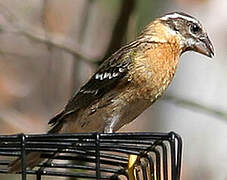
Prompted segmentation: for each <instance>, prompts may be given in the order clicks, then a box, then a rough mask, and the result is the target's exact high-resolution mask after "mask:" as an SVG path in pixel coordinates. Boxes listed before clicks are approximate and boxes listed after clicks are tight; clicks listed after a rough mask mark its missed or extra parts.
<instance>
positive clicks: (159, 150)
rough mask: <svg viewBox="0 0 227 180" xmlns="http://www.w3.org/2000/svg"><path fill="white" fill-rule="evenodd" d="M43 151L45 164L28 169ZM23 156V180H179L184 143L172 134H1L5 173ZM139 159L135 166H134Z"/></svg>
mask: <svg viewBox="0 0 227 180" xmlns="http://www.w3.org/2000/svg"><path fill="white" fill-rule="evenodd" d="M30 152H41V153H42V157H43V158H45V161H43V162H42V163H40V164H38V165H37V166H36V167H35V168H34V169H32V170H31V169H29V168H26V156H27V154H28V153H30ZM18 157H20V158H21V160H22V161H21V167H22V168H21V172H18V174H21V175H18V176H21V179H22V180H26V179H28V178H27V176H28V175H29V174H33V175H35V176H36V179H37V180H41V179H42V177H44V176H56V177H59V176H60V177H71V178H75V179H77V178H78V179H83V178H84V179H98V180H99V179H130V180H131V179H144V180H146V179H151V180H161V179H164V180H170V179H171V180H179V179H180V173H181V158H182V140H181V138H180V136H179V135H177V134H176V133H174V132H170V133H151V132H145V133H144V132H140V133H112V134H102V133H83V134H41V135H40V134H37V135H24V134H19V135H1V136H0V173H5V174H8V173H9V172H8V165H9V163H11V162H12V161H13V160H15V159H16V158H18ZM130 157H134V159H135V162H134V163H133V166H132V168H130V167H129V164H130V162H129V161H131V160H129V159H130Z"/></svg>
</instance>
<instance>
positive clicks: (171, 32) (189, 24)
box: [144, 12, 214, 57]
mask: <svg viewBox="0 0 227 180" xmlns="http://www.w3.org/2000/svg"><path fill="white" fill-rule="evenodd" d="M144 33H145V36H146V35H147V33H148V34H150V35H152V36H153V37H152V39H154V41H160V42H164V41H171V40H176V39H177V41H178V42H179V46H180V49H181V53H183V52H186V51H189V50H191V51H195V52H198V53H201V54H204V55H206V56H208V57H212V56H214V48H213V45H212V43H211V41H210V39H209V37H208V35H207V32H206V30H205V29H204V27H203V26H202V24H201V23H200V22H199V21H198V20H197V19H196V18H194V17H192V16H190V15H188V14H185V13H181V12H173V13H168V14H166V15H164V16H162V17H160V18H157V19H156V20H155V21H153V22H152V23H151V24H150V25H148V26H147V28H145V31H144Z"/></svg>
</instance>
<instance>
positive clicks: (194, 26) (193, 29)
mask: <svg viewBox="0 0 227 180" xmlns="http://www.w3.org/2000/svg"><path fill="white" fill-rule="evenodd" d="M190 31H191V32H192V33H193V34H198V33H200V32H201V28H200V27H199V26H198V25H197V24H191V25H190Z"/></svg>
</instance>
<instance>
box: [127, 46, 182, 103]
mask: <svg viewBox="0 0 227 180" xmlns="http://www.w3.org/2000/svg"><path fill="white" fill-rule="evenodd" d="M178 49H179V48H178V46H177V45H175V46H174V45H172V44H154V45H153V46H152V47H151V48H150V49H147V50H145V51H143V52H138V53H137V56H136V57H135V58H136V59H135V61H134V66H133V70H132V71H131V79H133V81H132V82H133V83H134V86H136V89H137V90H136V93H137V96H142V98H144V99H150V100H151V101H154V100H156V99H157V98H158V97H159V96H161V95H162V94H163V92H164V91H165V90H166V88H167V87H168V86H169V84H170V82H171V81H172V79H173V76H174V74H175V72H176V68H177V65H178V60H179V56H180V51H178Z"/></svg>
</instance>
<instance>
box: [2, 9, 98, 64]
mask: <svg viewBox="0 0 227 180" xmlns="http://www.w3.org/2000/svg"><path fill="white" fill-rule="evenodd" d="M0 14H1V15H2V16H3V17H4V18H5V19H6V21H7V23H8V24H9V25H11V28H9V27H8V26H1V30H2V31H6V32H7V31H8V32H12V33H15V34H19V35H23V36H25V37H27V38H28V39H30V40H33V41H36V42H39V43H45V44H50V45H52V46H53V47H56V48H59V49H62V50H64V51H66V52H68V53H70V54H72V55H74V56H76V57H79V58H80V59H83V60H85V61H87V62H89V63H93V62H96V61H97V58H94V57H91V56H89V55H88V54H87V53H86V52H84V51H83V50H82V49H81V47H80V46H79V45H78V44H76V43H75V42H72V41H71V40H69V39H66V38H65V37H61V36H56V35H52V34H48V35H47V32H45V33H44V32H43V33H37V32H34V30H31V29H29V28H28V27H27V26H26V25H25V24H23V23H22V22H21V21H20V20H18V18H17V17H16V16H15V15H14V14H13V13H12V12H10V11H9V9H8V8H7V7H5V6H3V5H2V4H0ZM47 36H48V37H49V38H48V39H47V38H46V37H47Z"/></svg>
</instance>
